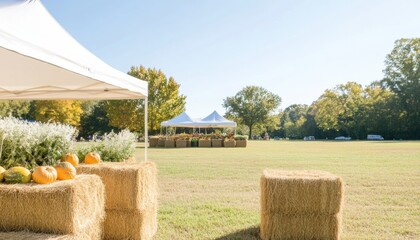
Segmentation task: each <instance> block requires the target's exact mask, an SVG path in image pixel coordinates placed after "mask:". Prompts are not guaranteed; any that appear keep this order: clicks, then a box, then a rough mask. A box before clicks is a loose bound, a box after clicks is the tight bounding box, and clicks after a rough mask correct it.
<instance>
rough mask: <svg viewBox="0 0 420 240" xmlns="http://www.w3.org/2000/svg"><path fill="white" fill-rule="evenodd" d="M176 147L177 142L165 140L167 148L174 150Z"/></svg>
mask: <svg viewBox="0 0 420 240" xmlns="http://www.w3.org/2000/svg"><path fill="white" fill-rule="evenodd" d="M174 147H175V140H172V139H167V140H165V148H174Z"/></svg>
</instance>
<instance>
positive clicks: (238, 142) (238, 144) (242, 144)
mask: <svg viewBox="0 0 420 240" xmlns="http://www.w3.org/2000/svg"><path fill="white" fill-rule="evenodd" d="M247 142H248V141H247V140H236V147H246V145H247Z"/></svg>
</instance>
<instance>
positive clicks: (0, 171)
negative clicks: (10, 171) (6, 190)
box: [0, 166, 6, 183]
mask: <svg viewBox="0 0 420 240" xmlns="http://www.w3.org/2000/svg"><path fill="white" fill-rule="evenodd" d="M4 172H6V169H4V168H3V167H1V166H0V183H1V182H3V179H4Z"/></svg>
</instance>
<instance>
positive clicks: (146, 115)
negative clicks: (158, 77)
mask: <svg viewBox="0 0 420 240" xmlns="http://www.w3.org/2000/svg"><path fill="white" fill-rule="evenodd" d="M148 104H149V101H148V97H145V98H144V161H147V145H148V143H149V140H148V139H149V133H148V129H147V128H148V127H149V124H148V114H149V111H148V106H147V105H148Z"/></svg>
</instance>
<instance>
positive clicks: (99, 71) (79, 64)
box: [0, 0, 148, 160]
mask: <svg viewBox="0 0 420 240" xmlns="http://www.w3.org/2000/svg"><path fill="white" fill-rule="evenodd" d="M147 96H148V91H147V82H145V81H142V80H139V79H136V78H134V77H131V76H129V75H127V74H126V73H123V72H120V71H118V70H116V69H114V68H112V67H111V66H109V65H107V64H106V63H104V62H103V61H102V60H100V59H99V58H97V57H96V56H95V55H93V54H92V53H90V52H89V51H88V50H87V49H85V48H84V47H83V46H82V45H80V44H79V43H78V42H77V41H76V40H75V39H74V38H73V37H72V36H70V34H68V33H67V32H66V31H65V30H64V29H63V28H62V27H61V26H60V24H59V23H57V21H56V20H55V19H54V18H53V17H52V16H51V15H50V13H49V12H48V11H47V10H46V9H45V7H44V6H43V5H42V3H41V2H40V1H39V0H2V1H1V2H0V99H13V100H16V99H28V100H38V99H145V106H146V108H145V111H146V114H145V140H146V148H145V149H146V150H145V160H147V137H148V136H147Z"/></svg>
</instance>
